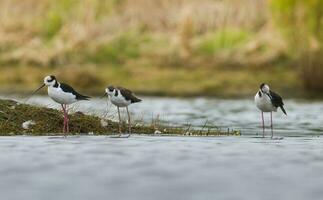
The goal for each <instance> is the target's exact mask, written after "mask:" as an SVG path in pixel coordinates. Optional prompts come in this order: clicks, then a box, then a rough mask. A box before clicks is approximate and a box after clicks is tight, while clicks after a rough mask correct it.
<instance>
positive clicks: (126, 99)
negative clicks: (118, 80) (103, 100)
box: [105, 86, 142, 137]
mask: <svg viewBox="0 0 323 200" xmlns="http://www.w3.org/2000/svg"><path fill="white" fill-rule="evenodd" d="M105 95H108V96H109V99H110V101H111V103H112V104H113V105H115V106H117V109H118V116H119V137H121V117H120V107H126V110H127V114H128V123H129V135H128V136H127V137H129V136H130V134H131V120H130V114H129V110H128V106H129V105H130V104H133V103H137V102H141V101H142V100H141V99H139V98H138V97H136V96H135V95H134V93H133V92H132V91H130V90H128V89H126V88H123V87H113V86H108V87H107V88H106V89H105Z"/></svg>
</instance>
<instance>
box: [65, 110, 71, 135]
mask: <svg viewBox="0 0 323 200" xmlns="http://www.w3.org/2000/svg"><path fill="white" fill-rule="evenodd" d="M65 113H66V132H67V133H69V132H70V128H69V125H68V122H69V119H68V107H67V105H65Z"/></svg>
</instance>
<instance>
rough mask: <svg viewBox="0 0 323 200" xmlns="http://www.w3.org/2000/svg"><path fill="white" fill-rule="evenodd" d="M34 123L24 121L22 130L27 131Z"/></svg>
mask: <svg viewBox="0 0 323 200" xmlns="http://www.w3.org/2000/svg"><path fill="white" fill-rule="evenodd" d="M35 124H36V122H34V121H33V120H28V121H25V122H24V123H22V128H23V129H25V130H27V129H29V128H30V126H32V125H35Z"/></svg>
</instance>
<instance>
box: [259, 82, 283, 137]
mask: <svg viewBox="0 0 323 200" xmlns="http://www.w3.org/2000/svg"><path fill="white" fill-rule="evenodd" d="M255 102H256V105H257V107H258V108H259V110H260V111H261V118H262V134H263V137H265V122H264V112H270V120H271V125H270V127H271V138H273V136H274V131H273V115H272V112H277V108H278V107H279V108H280V109H281V110H282V111H283V113H284V114H285V115H287V113H286V111H285V109H284V103H283V99H282V98H281V96H279V95H278V94H277V93H275V92H273V91H271V90H270V88H269V86H268V85H267V84H265V83H262V84H261V85H260V89H259V91H258V92H257V94H256V96H255Z"/></svg>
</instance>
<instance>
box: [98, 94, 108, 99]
mask: <svg viewBox="0 0 323 200" xmlns="http://www.w3.org/2000/svg"><path fill="white" fill-rule="evenodd" d="M106 96H108V95H107V93H104V95H102V96H101V97H100V99H102V98H104V97H106Z"/></svg>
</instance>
